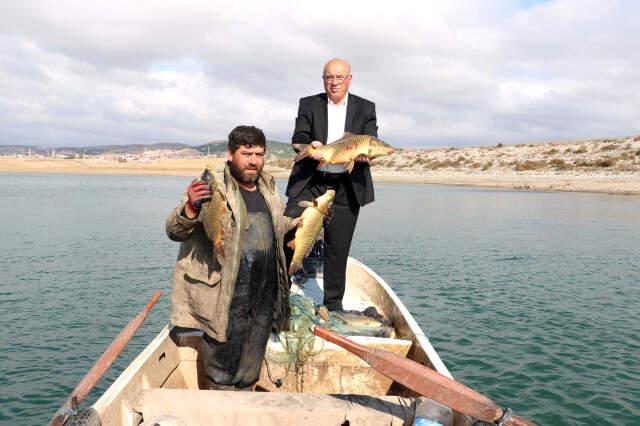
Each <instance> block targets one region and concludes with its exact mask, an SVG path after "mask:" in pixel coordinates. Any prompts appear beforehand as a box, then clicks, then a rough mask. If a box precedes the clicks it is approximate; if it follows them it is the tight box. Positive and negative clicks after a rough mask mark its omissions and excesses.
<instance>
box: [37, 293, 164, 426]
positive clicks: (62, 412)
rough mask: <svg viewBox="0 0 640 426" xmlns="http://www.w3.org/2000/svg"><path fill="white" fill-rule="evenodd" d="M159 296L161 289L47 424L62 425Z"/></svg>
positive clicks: (125, 343) (52, 425)
mask: <svg viewBox="0 0 640 426" xmlns="http://www.w3.org/2000/svg"><path fill="white" fill-rule="evenodd" d="M160 296H162V291H158V292H156V294H155V295H154V296H153V298H152V299H151V301H149V303H148V304H147V306H146V307H145V308H144V309H143V310H142V311H141V312H140V313H139V314H138V315H136V316H135V317H134V318H133V319H132V320H131V321H130V322H129V324H127V326H126V327H125V328H124V329H123V330H122V331H121V332H120V334H118V336H117V337H116V338H115V339H114V340H113V342H111V344H110V345H109V347H108V348H107V350H106V351H104V353H103V354H102V356H101V357H100V358H99V359H98V361H96V363H95V364H94V365H93V367H91V370H89V372H88V373H87V374H86V375H85V376H84V377H83V378H82V380H80V383H78V385H77V386H76V388H75V389H74V390H73V392H71V395H69V397H68V398H67V400H66V401H65V403H64V404H63V405H62V407H60V409H59V410H58V411H57V412H56V413H55V414H54V415H53V418H52V419H51V421H50V422H49V426H60V425H64V424H65V423H66V422H67V420H69V417H70V416H71V415H72V414H74V413H75V411H76V408H77V407H78V405H79V404H80V403H81V402H82V400H83V399H84V398H85V397H86V396H87V395H89V392H91V389H93V387H94V386H95V385H96V383H98V381H100V379H101V378H102V375H103V374H104V373H105V372H106V371H107V370H108V369H109V367H110V366H111V364H112V363H113V361H114V360H115V359H116V357H117V356H118V354H119V353H120V352H122V350H123V349H124V348H125V346H127V343H129V340H131V338H132V337H133V335H134V334H136V331H138V328H140V326H141V325H142V323H143V322H144V320H145V319H146V318H147V315H148V314H149V312H150V311H151V308H153V305H155V303H156V302H157V301H158V299H159V298H160Z"/></svg>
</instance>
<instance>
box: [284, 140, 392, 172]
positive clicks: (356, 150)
mask: <svg viewBox="0 0 640 426" xmlns="http://www.w3.org/2000/svg"><path fill="white" fill-rule="evenodd" d="M394 152H395V150H394V149H393V147H391V146H390V145H388V144H387V143H385V142H383V141H381V140H380V139H378V138H376V137H373V136H369V135H354V134H352V133H349V132H345V133H344V135H342V138H340V139H339V140H337V141H335V142H333V143H330V144H327V145H322V146H319V147H317V148H314V147H313V146H311V145H308V146H306V148H305V149H303V150H301V151H300V153H299V154H298V155H297V156H296V158H295V161H300V160H302V159H303V158H306V157H308V156H310V155H312V154H315V153H320V154H321V155H322V161H321V163H322V164H327V163H328V164H345V167H346V169H347V170H348V171H349V172H351V170H352V169H353V165H354V161H355V159H356V157H358V156H359V155H361V154H362V155H366V156H367V157H368V158H369V159H374V158H377V157H382V156H383V155H389V154H393V153H394Z"/></svg>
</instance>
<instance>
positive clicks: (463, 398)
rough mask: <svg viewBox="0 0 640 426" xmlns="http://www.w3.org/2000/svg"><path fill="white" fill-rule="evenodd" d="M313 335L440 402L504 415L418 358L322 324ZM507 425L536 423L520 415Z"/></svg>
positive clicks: (488, 416) (482, 416)
mask: <svg viewBox="0 0 640 426" xmlns="http://www.w3.org/2000/svg"><path fill="white" fill-rule="evenodd" d="M312 331H313V334H315V335H316V336H318V337H321V338H323V339H325V340H327V341H329V342H331V343H335V344H336V345H338V346H340V347H342V348H344V349H346V350H348V351H349V352H351V353H353V354H354V355H356V356H358V357H359V358H361V359H362V360H363V361H365V362H366V363H367V364H369V365H370V366H371V367H373V368H374V369H375V370H376V371H377V372H378V373H380V374H383V375H385V376H387V377H388V378H390V379H392V380H394V381H396V382H398V383H400V384H401V385H403V386H405V387H407V388H409V389H411V390H413V391H415V392H417V393H419V394H420V395H424V396H426V397H428V398H431V399H433V400H435V401H438V402H440V403H441V404H444V405H446V406H449V407H451V408H452V409H454V410H456V411H458V412H460V413H463V414H467V415H469V416H471V417H475V418H476V419H479V420H482V421H485V422H494V421H496V420H498V419H500V417H502V414H503V410H502V409H501V408H500V407H499V406H498V405H497V404H496V403H495V402H493V401H492V400H490V399H489V398H487V397H486V396H484V395H482V394H480V393H478V392H476V391H474V390H473V389H471V388H468V387H466V386H465V385H463V384H461V383H459V382H456V381H455V380H452V379H450V378H448V377H445V376H443V375H442V374H440V373H438V372H436V371H434V370H432V369H430V368H427V367H425V366H423V365H421V364H419V363H417V362H415V361H412V360H410V359H407V358H403V357H401V356H399V355H396V354H394V353H393V352H389V351H385V350H383V349H377V348H368V347H366V346H362V345H359V344H358V343H356V342H354V341H352V340H349V339H347V338H346V337H344V336H340V335H339V334H336V333H334V332H332V331H329V330H327V329H325V328H322V327H320V326H317V325H314V326H312ZM504 424H505V425H513V426H534V423H531V422H529V421H528V420H525V419H523V418H521V417H518V416H513V417H511V418H510V419H509V420H507V421H506V422H505V423H504Z"/></svg>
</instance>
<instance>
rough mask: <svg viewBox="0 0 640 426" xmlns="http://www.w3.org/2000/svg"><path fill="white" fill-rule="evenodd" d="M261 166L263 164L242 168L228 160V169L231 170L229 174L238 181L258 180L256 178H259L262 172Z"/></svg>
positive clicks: (249, 181)
mask: <svg viewBox="0 0 640 426" xmlns="http://www.w3.org/2000/svg"><path fill="white" fill-rule="evenodd" d="M263 167H264V166H257V167H256V168H255V169H249V168H245V169H242V168H240V167H238V165H236V164H234V163H233V162H229V170H230V171H231V176H233V177H234V178H235V179H236V180H237V181H238V182H240V183H256V182H258V179H260V174H262V168H263Z"/></svg>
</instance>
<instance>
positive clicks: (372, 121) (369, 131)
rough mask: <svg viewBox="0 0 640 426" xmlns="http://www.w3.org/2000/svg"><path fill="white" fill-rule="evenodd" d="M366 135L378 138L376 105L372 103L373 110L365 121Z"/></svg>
mask: <svg viewBox="0 0 640 426" xmlns="http://www.w3.org/2000/svg"><path fill="white" fill-rule="evenodd" d="M363 133H364V134H365V135H369V136H373V137H376V138H377V137H378V119H377V118H376V104H374V103H373V102H372V103H371V109H370V110H369V111H368V113H367V115H366V116H365V119H364V132H363Z"/></svg>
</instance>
